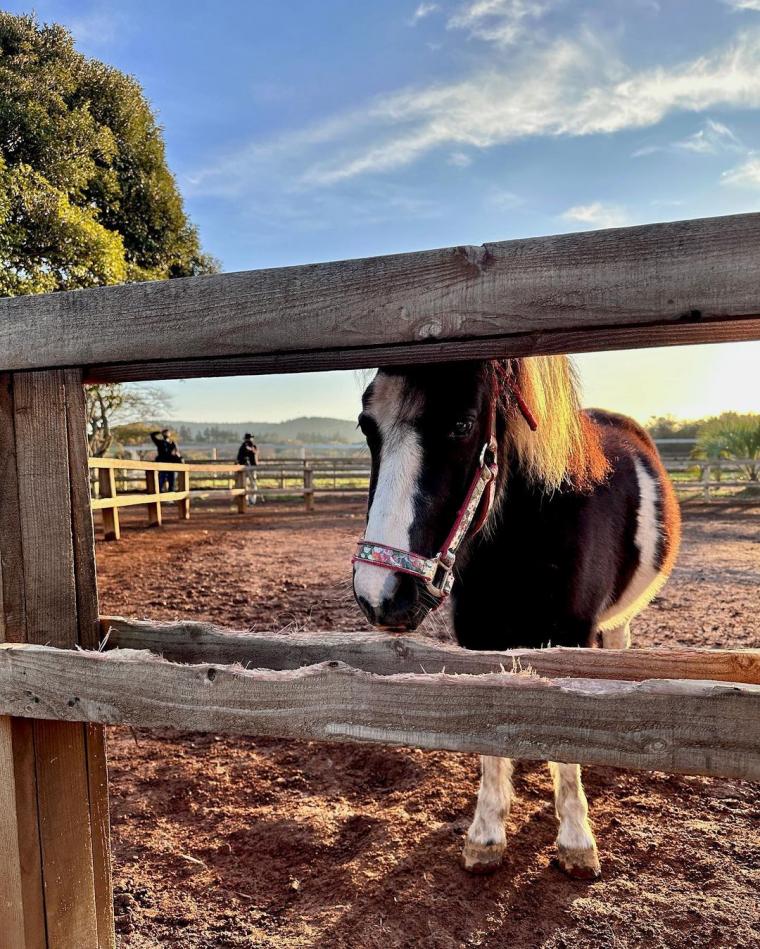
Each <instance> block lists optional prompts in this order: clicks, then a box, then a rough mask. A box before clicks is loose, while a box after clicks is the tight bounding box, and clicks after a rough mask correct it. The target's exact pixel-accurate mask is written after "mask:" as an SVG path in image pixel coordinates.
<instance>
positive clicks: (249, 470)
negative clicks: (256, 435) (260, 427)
mask: <svg viewBox="0 0 760 949" xmlns="http://www.w3.org/2000/svg"><path fill="white" fill-rule="evenodd" d="M237 463H238V464H239V465H245V467H246V473H245V475H246V482H247V484H246V487H247V488H248V493H247V495H246V497H247V499H248V505H249V507H253V505H254V504H255V503H256V491H257V488H258V478H257V476H256V475H257V473H256V467H257V465H258V463H259V449H258V446H257V445H256V443H255V442H254V440H253V435H252V434H251V433H250V432H246V433H245V435H244V436H243V444H242V445H241V446H240V448H238V453H237Z"/></svg>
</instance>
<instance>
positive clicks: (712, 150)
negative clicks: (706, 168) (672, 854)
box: [675, 119, 742, 155]
mask: <svg viewBox="0 0 760 949" xmlns="http://www.w3.org/2000/svg"><path fill="white" fill-rule="evenodd" d="M675 147H676V148H682V149H684V150H685V151H687V152H696V153H697V154H700V155H715V154H716V153H717V152H722V151H734V150H736V149H741V148H742V144H741V142H740V141H739V139H738V138H737V137H736V135H735V134H734V133H733V132H732V131H731V129H730V128H729V127H728V126H727V125H724V124H723V123H722V122H715V121H714V120H713V119H708V120H707V121H706V122H705V124H704V126H703V127H702V128H701V129H700V130H699V131H698V132H695V133H694V134H693V135H690V136H689V137H688V138H686V139H684V140H683V141H681V142H676V143H675Z"/></svg>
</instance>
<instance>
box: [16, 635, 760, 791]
mask: <svg viewBox="0 0 760 949" xmlns="http://www.w3.org/2000/svg"><path fill="white" fill-rule="evenodd" d="M2 713H10V714H14V715H22V716H29V717H33V718H42V717H45V718H48V719H64V720H67V721H97V722H109V723H117V722H128V723H132V724H134V725H141V726H147V727H171V728H178V729H183V730H189V731H196V730H197V731H204V732H220V733H223V734H245V735H263V736H269V737H277V738H297V739H301V740H303V739H318V740H325V741H366V742H376V743H380V744H386V745H404V746H409V747H415V748H442V749H447V750H449V751H464V752H476V753H479V754H487V755H500V756H506V757H515V758H531V759H539V760H546V759H548V760H554V761H577V762H579V763H581V764H595V765H610V766H614V767H620V768H634V769H642V770H659V771H668V772H673V773H682V774H705V775H721V776H723V777H732V778H746V779H748V780H757V779H760V686H757V685H743V684H738V683H721V682H706V681H701V680H700V681H690V682H687V681H681V680H676V681H674V680H667V679H655V680H647V681H645V682H620V681H615V680H605V681H602V680H595V679H554V680H549V679H542V678H539V677H538V676H535V675H529V674H513V673H497V674H484V675H476V676H471V675H449V674H447V673H446V674H444V673H439V674H428V675H412V674H405V675H389V676H378V675H373V674H372V673H368V672H364V671H361V670H357V669H352V668H350V667H348V666H346V665H344V664H343V663H341V662H336V661H332V662H327V663H322V664H320V665H316V666H307V667H305V668H303V669H296V670H290V671H284V672H273V671H271V670H268V669H267V670H261V669H257V670H246V669H243V668H242V667H241V666H219V665H208V664H203V665H196V666H186V665H179V664H176V663H170V662H168V661H166V660H163V659H160V658H158V657H156V656H155V655H153V654H152V653H149V652H147V651H133V650H113V651H111V652H107V653H102V652H95V651H94V652H79V651H72V650H66V649H63V650H58V649H54V648H52V647H45V646H27V645H16V644H6V645H0V714H2Z"/></svg>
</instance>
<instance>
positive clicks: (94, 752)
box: [64, 369, 116, 949]
mask: <svg viewBox="0 0 760 949" xmlns="http://www.w3.org/2000/svg"><path fill="white" fill-rule="evenodd" d="M64 386H65V394H66V436H67V441H68V447H69V484H70V488H71V533H72V540H73V546H74V576H75V587H76V590H75V592H76V600H77V636H78V642H79V645H81V646H83V647H84V648H85V649H94V648H97V646H98V642H99V636H100V623H99V611H98V587H97V577H96V573H95V532H94V527H93V522H92V512H91V510H90V480H89V468H88V448H87V432H86V424H85V420H86V405H85V397H84V388H83V385H82V373H81V371H80V370H78V369H71V370H68V371H67V372H66V373H65V374H64ZM84 733H85V752H86V757H87V785H88V797H89V808H90V837H91V841H92V863H93V881H94V886H95V911H96V914H97V929H98V947H99V949H115V945H116V937H115V926H114V913H113V899H112V892H113V883H112V878H111V828H110V816H109V812H108V766H107V756H106V739H105V730H104V729H103V727H102V726H100V725H87V726H85V729H84Z"/></svg>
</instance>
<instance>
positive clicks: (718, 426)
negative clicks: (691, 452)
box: [696, 412, 760, 481]
mask: <svg viewBox="0 0 760 949" xmlns="http://www.w3.org/2000/svg"><path fill="white" fill-rule="evenodd" d="M696 454H699V455H700V456H701V457H703V458H711V459H713V458H714V459H716V460H717V459H719V458H733V459H737V460H739V459H741V460H742V461H744V462H746V463H745V464H743V465H742V466H741V470H742V471H743V472H745V473H746V475H747V478H748V479H749V480H750V481H760V415H739V414H737V413H736V412H724V413H723V415H719V416H718V417H717V418H714V419H710V421H709V422H707V423H706V424H705V425H703V426H702V428H700V430H699V432H698V433H697V452H696Z"/></svg>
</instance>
